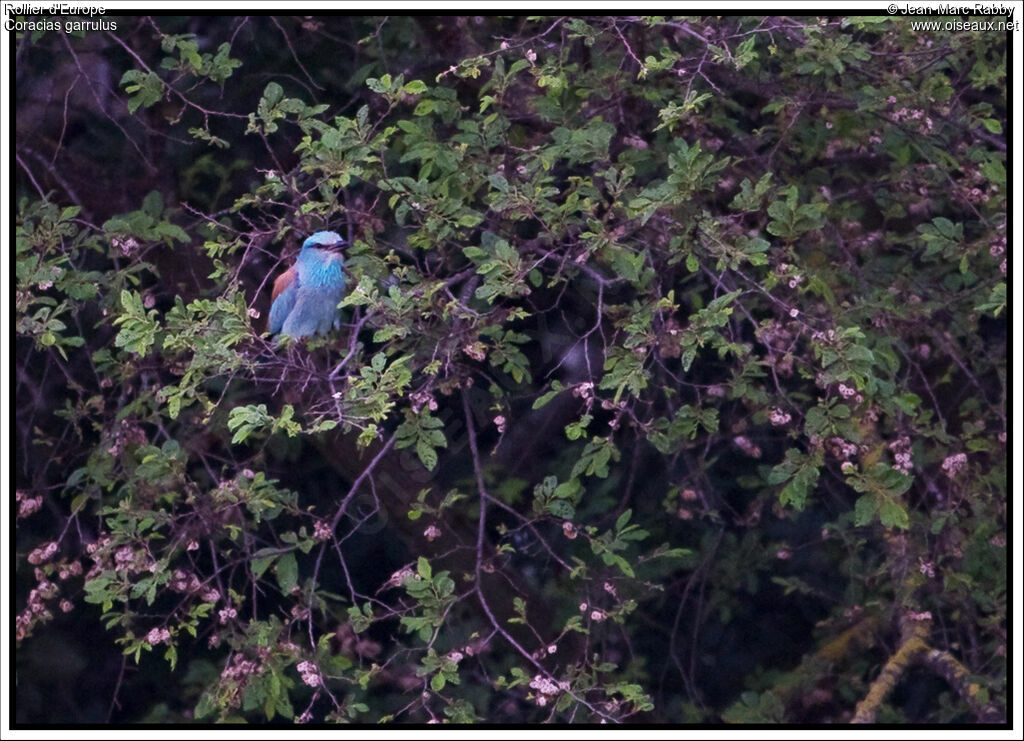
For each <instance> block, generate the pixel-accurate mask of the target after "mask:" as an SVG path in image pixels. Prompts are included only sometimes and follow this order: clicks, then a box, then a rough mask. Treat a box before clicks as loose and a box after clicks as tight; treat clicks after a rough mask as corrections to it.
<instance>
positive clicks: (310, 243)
mask: <svg viewBox="0 0 1024 741" xmlns="http://www.w3.org/2000/svg"><path fill="white" fill-rule="evenodd" d="M343 244H345V240H344V239H342V238H341V235H340V234H338V233H337V232H316V233H315V234H311V235H309V236H308V237H307V238H306V241H305V242H303V243H302V249H306V248H307V247H326V248H328V249H331V248H335V247H340V246H341V245H343Z"/></svg>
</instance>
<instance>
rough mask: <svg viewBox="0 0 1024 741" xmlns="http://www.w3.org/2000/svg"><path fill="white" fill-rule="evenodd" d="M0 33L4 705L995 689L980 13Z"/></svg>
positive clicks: (193, 709)
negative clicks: (10, 375)
mask: <svg viewBox="0 0 1024 741" xmlns="http://www.w3.org/2000/svg"><path fill="white" fill-rule="evenodd" d="M196 34H199V35H196ZM18 45H19V50H18V55H17V61H18V74H19V82H20V81H22V80H24V81H25V84H19V91H18V99H17V106H18V126H19V131H18V139H17V154H18V163H19V166H20V170H19V172H18V178H19V179H18V196H19V199H20V200H19V209H18V216H17V239H16V279H17V286H16V294H15V302H16V310H17V314H16V322H17V325H16V328H17V384H18V386H17V410H16V411H17V416H16V425H15V432H16V444H17V455H16V456H15V459H16V461H17V464H16V465H17V468H16V476H17V488H18V495H17V500H16V508H17V514H18V517H19V519H18V529H17V543H16V545H17V553H18V566H19V571H18V585H17V589H18V595H19V602H18V611H19V612H18V617H17V627H16V632H17V636H16V637H17V640H18V648H17V650H18V657H19V658H18V660H19V673H20V677H19V683H18V690H17V691H18V692H19V693H22V695H21V697H20V699H19V703H18V706H17V707H18V713H19V720H22V721H26V722H33V721H39V720H40V719H45V720H50V721H52V720H60V721H62V722H72V721H75V720H103V719H104V717H92V716H89V715H88V712H90V711H78V710H75V709H74V708H72V707H71V706H64V705H59V706H54V705H52V704H50V703H42V702H41V701H39V700H38V699H33V698H39V697H42V696H43V695H45V694H46V690H45V687H46V686H47V682H49V681H51V678H50V677H48V676H46V673H45V672H44V671H41V670H40V666H41V664H40V661H41V659H40V653H39V652H40V650H41V649H40V641H41V636H42V634H43V633H44V632H51V633H52V634H59V635H63V636H64V641H65V642H66V643H67V644H68V646H69V648H68V650H69V651H71V652H76V653H77V655H79V656H86V655H89V656H93V657H97V656H98V657H100V658H99V659H97V661H101V662H102V664H100V665H102V666H104V667H105V671H103V672H100V673H98V674H97V676H96V677H95V679H94V681H92V682H91V683H90V686H89V687H83V688H82V692H83V693H90V692H91V693H94V694H95V696H94V697H90V699H89V702H88V703H85V702H83V703H81V705H82V707H85V706H88V707H90V708H91V707H94V706H99V707H103V708H104V710H105V712H106V718H109V719H113V720H119V721H134V720H147V721H183V720H186V719H194V720H200V721H205V722H214V721H225V722H226V721H237V720H248V721H253V722H255V721H267V720H285V721H295V722H317V723H323V722H359V723H378V722H415V723H427V722H457V723H467V722H474V721H477V722H538V723H539V722H558V723H571V722H586V723H604V722H608V723H641V722H652V721H654V722H667V723H692V722H709V723H720V722H728V723H744V722H756V723H765V722H779V721H784V722H789V723H801V722H849V721H855V722H871V721H876V720H877V721H886V722H908V721H909V722H933V723H934V722H950V721H967V722H979V721H980V722H996V721H1001V720H1003V719H1004V717H1005V716H1004V714H1005V702H1006V700H1005V689H1006V656H1005V641H1006V630H1007V625H1006V580H1005V572H1006V536H1005V533H1006V521H1007V520H1006V431H1007V427H1008V423H1007V418H1006V403H1005V402H1006V327H1005V301H1006V288H1005V285H1006V284H1005V273H1006V257H1005V251H1006V206H1007V201H1006V170H1005V167H1006V162H1005V160H1006V142H1005V139H1004V137H1003V122H1004V121H1005V118H1006V110H1005V84H1006V70H1005V65H1006V36H1005V35H1000V34H997V33H994V32H988V31H965V32H963V33H959V34H956V35H952V34H946V33H942V32H937V31H927V32H926V31H920V30H915V28H914V27H912V26H911V24H910V22H909V21H907V20H905V19H902V18H896V17H894V18H889V17H885V18H879V17H870V18H868V17H864V18H857V17H853V18H814V17H795V18H761V17H756V18H747V17H715V18H707V19H701V18H676V17H661V16H658V17H597V18H572V17H558V18H556V17H549V18H530V19H526V18H512V17H502V18H469V17H456V18H428V17H422V18H401V17H399V18H322V19H321V18H316V17H303V18H292V19H286V18H280V19H273V18H247V19H240V18H228V17H225V18H204V19H202V21H201V23H200V22H199V19H196V20H195V21H190V20H188V19H182V18H163V17H160V18H134V19H126V20H125V22H123V23H119V24H118V30H117V31H116V32H115V33H110V34H105V35H103V34H97V35H93V36H88V35H86V36H84V37H81V38H70V37H69V38H64V37H63V36H61V37H59V38H58V36H57V35H56V34H53V33H37V34H31V35H23V36H21V37H19V39H18ZM243 50H244V51H243ZM44 80H45V84H44ZM97 172H103V173H104V177H103V178H102V179H99V180H97V177H96V173H97ZM324 228H330V229H334V230H336V231H338V232H340V233H342V234H343V235H344V236H345V237H346V239H347V242H348V244H347V246H346V249H345V253H344V254H345V260H346V263H345V264H346V271H347V275H348V277H347V281H348V283H347V285H348V292H347V295H346V297H345V299H344V301H343V302H342V311H343V314H342V316H343V320H344V321H343V327H342V329H341V330H339V331H337V332H333V333H331V334H329V335H328V336H326V337H318V338H314V339H309V340H303V341H299V342H292V341H288V340H284V341H281V340H279V339H278V338H272V337H268V336H267V334H266V332H265V330H266V316H267V313H268V304H269V293H270V289H271V285H272V282H273V279H274V278H275V277H276V276H277V275H279V274H280V273H281V272H282V271H283V270H285V269H286V268H287V266H288V265H289V263H290V260H291V259H292V258H293V257H294V255H295V252H296V249H297V246H298V244H300V243H301V241H302V239H303V236H304V235H306V234H308V233H311V232H313V231H316V230H319V229H324ZM55 576H56V578H55ZM55 606H57V610H58V611H59V612H60V611H63V612H68V611H70V613H71V614H70V615H69V617H68V619H67V620H62V619H61V615H62V614H63V612H60V614H57V613H55V612H54V607H55ZM72 617H73V618H74V621H72V620H71V618H72ZM119 655H120V656H123V658H120V659H119V658H117V657H118V656H119ZM112 657H113V660H112ZM119 662H121V663H119ZM83 665H84V664H83ZM108 674H109V676H108Z"/></svg>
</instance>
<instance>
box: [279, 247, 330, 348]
mask: <svg viewBox="0 0 1024 741" xmlns="http://www.w3.org/2000/svg"><path fill="white" fill-rule="evenodd" d="M344 242H345V240H344V239H342V238H341V236H340V235H338V234H337V233H336V232H317V233H316V234H313V235H312V236H310V237H309V238H308V239H307V240H306V241H305V242H303V243H302V249H301V250H300V251H299V256H298V257H296V258H295V264H294V265H292V266H291V267H290V268H289V269H288V270H286V271H285V272H284V273H282V274H281V275H279V276H278V277H277V280H275V281H274V292H273V294H272V295H271V298H270V321H269V323H268V327H267V328H268V330H269V331H270V334H278V333H280V334H283V335H287V336H289V337H294V338H299V337H306V336H307V335H311V334H327V332H328V331H330V329H331V327H332V326H333V327H334V328H335V329H337V328H338V327H339V326H341V317H340V316H339V315H338V303H339V302H340V301H341V299H342V298H343V297H344V296H345V271H344V269H343V268H344V264H345V261H344V259H343V258H342V256H341V254H340V253H338V252H330V251H329V250H326V249H320V246H323V247H328V248H329V247H337V246H340V245H342V244H344Z"/></svg>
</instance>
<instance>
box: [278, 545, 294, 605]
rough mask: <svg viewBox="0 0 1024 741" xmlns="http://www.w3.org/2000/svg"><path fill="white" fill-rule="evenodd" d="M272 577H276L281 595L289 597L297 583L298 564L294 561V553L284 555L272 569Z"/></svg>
mask: <svg viewBox="0 0 1024 741" xmlns="http://www.w3.org/2000/svg"><path fill="white" fill-rule="evenodd" d="M274 575H275V576H276V577H277V586H278V587H280V589H281V594H284V595H290V594H291V593H292V590H293V589H294V588H295V586H296V585H297V584H298V583H299V563H298V561H296V560H295V554H294V553H286V554H284V555H283V556H281V558H280V559H279V560H278V562H277V566H275V567H274Z"/></svg>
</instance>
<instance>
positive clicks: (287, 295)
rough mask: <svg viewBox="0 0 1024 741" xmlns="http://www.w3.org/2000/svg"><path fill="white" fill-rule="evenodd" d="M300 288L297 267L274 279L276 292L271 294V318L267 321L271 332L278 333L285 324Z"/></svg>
mask: <svg viewBox="0 0 1024 741" xmlns="http://www.w3.org/2000/svg"><path fill="white" fill-rule="evenodd" d="M298 289H299V274H298V273H297V272H296V270H295V268H289V269H288V270H286V271H284V272H283V273H281V275H279V276H277V279H276V280H275V281H274V292H273V293H272V294H271V295H270V318H269V320H268V322H267V330H268V331H269V332H270V333H271V334H277V333H278V332H280V331H281V327H282V326H284V320H285V319H287V318H288V315H289V314H290V313H291V312H292V309H293V308H294V307H295V297H296V294H297V293H298Z"/></svg>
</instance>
